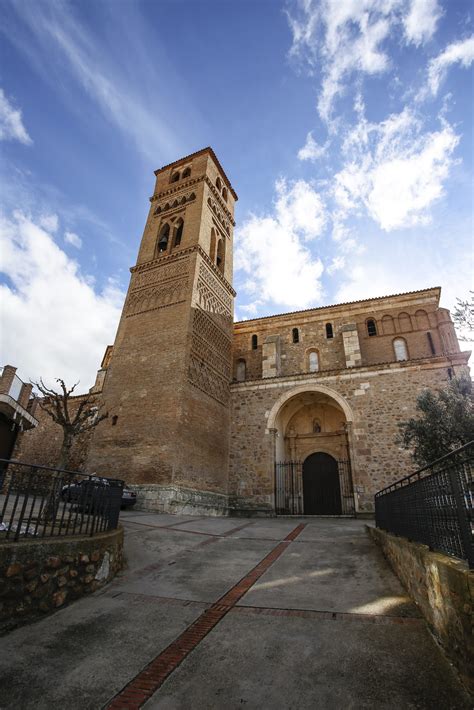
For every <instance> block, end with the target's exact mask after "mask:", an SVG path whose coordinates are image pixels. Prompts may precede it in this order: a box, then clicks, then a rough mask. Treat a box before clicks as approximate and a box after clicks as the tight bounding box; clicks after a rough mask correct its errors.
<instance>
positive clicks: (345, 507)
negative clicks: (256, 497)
mask: <svg viewBox="0 0 474 710" xmlns="http://www.w3.org/2000/svg"><path fill="white" fill-rule="evenodd" d="M335 464H336V462H335ZM316 475H317V473H316ZM337 476H338V486H336V487H335V490H334V495H335V496H336V497H337V501H328V502H330V503H332V504H333V505H328V507H327V509H325V507H324V506H325V501H323V500H322V501H321V505H318V501H317V500H315V501H313V500H311V498H312V497H313V496H315V497H316V498H317V497H318V490H317V489H314V487H312V488H311V489H310V490H305V481H304V476H303V462H302V461H280V462H278V463H276V464H275V512H276V514H277V515H308V514H309V515H313V514H315V513H314V510H315V509H317V510H318V513H316V514H320V515H324V514H326V515H354V514H355V505H354V490H353V486H352V475H351V465H350V461H348V460H342V459H341V460H339V461H337ZM321 493H322V491H321ZM334 503H336V504H335V505H334Z"/></svg>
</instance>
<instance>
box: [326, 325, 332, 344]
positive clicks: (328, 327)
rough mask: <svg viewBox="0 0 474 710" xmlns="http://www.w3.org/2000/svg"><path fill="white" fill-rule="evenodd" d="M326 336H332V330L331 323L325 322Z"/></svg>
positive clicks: (328, 337)
mask: <svg viewBox="0 0 474 710" xmlns="http://www.w3.org/2000/svg"><path fill="white" fill-rule="evenodd" d="M326 338H327V339H328V340H329V339H330V338H334V333H333V331H332V323H326Z"/></svg>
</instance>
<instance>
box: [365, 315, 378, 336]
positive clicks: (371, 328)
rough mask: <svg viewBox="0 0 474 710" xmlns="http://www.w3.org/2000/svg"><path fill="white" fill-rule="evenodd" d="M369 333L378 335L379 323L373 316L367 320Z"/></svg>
mask: <svg viewBox="0 0 474 710" xmlns="http://www.w3.org/2000/svg"><path fill="white" fill-rule="evenodd" d="M367 335H370V336H372V335H377V325H376V323H375V321H374V319H373V318H369V320H368V321H367Z"/></svg>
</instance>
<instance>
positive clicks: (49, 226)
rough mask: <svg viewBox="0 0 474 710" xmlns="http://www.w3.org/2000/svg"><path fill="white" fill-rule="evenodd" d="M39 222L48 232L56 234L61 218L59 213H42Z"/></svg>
mask: <svg viewBox="0 0 474 710" xmlns="http://www.w3.org/2000/svg"><path fill="white" fill-rule="evenodd" d="M38 223H39V225H40V227H43V229H45V230H46V231H47V232H50V233H53V234H54V233H56V232H57V231H58V227H59V218H58V215H57V214H42V215H41V216H40V217H39V219H38Z"/></svg>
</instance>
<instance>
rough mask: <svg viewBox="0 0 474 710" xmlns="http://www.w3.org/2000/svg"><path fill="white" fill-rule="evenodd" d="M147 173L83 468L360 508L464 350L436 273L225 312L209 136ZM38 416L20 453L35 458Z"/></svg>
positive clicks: (228, 229) (220, 206) (157, 483)
mask: <svg viewBox="0 0 474 710" xmlns="http://www.w3.org/2000/svg"><path fill="white" fill-rule="evenodd" d="M155 175H156V183H155V189H154V192H153V195H152V197H151V198H150V210H149V213H148V217H147V221H146V225H145V229H144V233H143V238H142V242H141V245H140V249H139V253H138V258H137V263H136V265H135V266H133V267H132V268H131V280H130V286H129V289H128V293H127V297H126V300H125V305H124V308H123V312H122V317H121V320H120V323H119V327H118V331H117V336H116V339H115V343H114V345H113V346H110V347H109V348H107V351H106V354H105V357H104V360H103V362H102V367H101V369H100V370H99V372H98V375H97V381H96V384H95V386H94V388H93V389H92V391H93V392H95V394H96V396H97V399H98V402H101V403H103V404H104V407H105V409H106V410H107V411H108V412H109V418H108V419H107V420H105V421H104V422H102V423H101V424H100V425H99V426H98V427H97V428H96V429H95V430H93V434H92V438H91V440H90V441H88V442H87V443H85V442H84V441H83V442H82V445H81V455H82V460H81V463H83V466H84V468H85V470H87V471H96V472H97V473H99V474H104V475H113V476H117V477H121V478H124V479H125V480H126V482H127V483H128V484H129V485H131V486H133V487H136V489H137V491H138V493H139V505H140V506H141V507H142V508H145V509H155V510H162V511H172V512H182V511H185V512H196V513H204V514H227V513H234V514H246V513H251V512H260V513H262V514H273V513H274V512H275V510H277V512H281V513H292V512H293V513H297V514H303V513H306V514H308V513H309V514H312V513H325V514H341V513H349V514H353V513H364V512H370V511H371V510H372V507H373V495H374V493H375V492H376V491H377V490H379V489H380V488H382V487H383V486H384V485H386V484H387V483H389V482H390V481H393V480H396V479H398V478H400V477H401V476H402V475H404V474H406V473H407V472H408V471H410V470H412V465H411V462H410V458H409V456H408V454H407V452H405V451H404V450H402V449H401V448H400V446H399V445H398V444H397V441H396V440H397V434H398V424H399V423H400V422H402V421H404V420H406V419H408V418H409V417H410V416H413V414H414V412H415V404H416V398H417V396H418V394H419V393H420V392H421V391H422V390H423V389H425V388H427V387H428V388H433V389H437V388H439V387H442V386H444V385H446V383H447V382H448V381H449V379H450V378H452V377H453V376H454V375H456V374H458V373H459V372H460V371H461V370H462V369H464V368H465V367H466V365H467V360H468V357H469V353H465V352H461V351H460V348H459V344H458V341H457V338H456V335H455V331H454V328H453V324H452V322H451V318H450V314H449V311H448V310H446V309H444V308H440V306H439V299H440V288H430V289H426V290H422V291H416V292H412V293H405V294H399V295H395V296H387V297H383V298H374V299H368V300H364V301H358V302H353V303H345V304H339V305H336V306H325V307H322V308H314V309H309V310H305V311H299V312H295V313H286V314H282V315H276V316H269V317H265V318H258V319H254V320H247V321H243V322H238V323H234V320H233V301H234V297H235V292H234V290H233V287H232V253H233V232H234V226H235V222H234V205H235V202H236V200H237V195H236V193H235V191H234V189H233V187H232V185H231V183H230V181H229V179H228V178H227V176H226V174H225V172H224V170H223V169H222V166H221V165H220V163H219V161H218V159H217V157H216V155H215V154H214V152H213V151H212V149H211V148H206V149H204V150H201V151H199V152H197V153H194V154H192V155H190V156H187V157H185V158H183V159H181V160H178V161H176V162H174V163H172V164H170V165H167V166H165V167H163V168H161V169H160V170H157V171H156V172H155ZM256 238H258V236H256ZM41 428H42V427H41V426H40V427H38V428H37V429H36V430H34V431H32V432H31V433H26V434H24V435H23V439H22V441H21V443H20V447H19V452H20V453H21V458H23V460H25V461H27V460H35V459H34V456H35V450H37V447H38V446H39V442H40V441H41V446H42V452H43V453H42V458H43V459H44V458H45V456H46V458H47V457H48V455H49V454H48V453H46V454H45V451H44V447H45V439H44V436H43V437H41ZM47 441H48V439H46V447H47ZM36 458H38V457H36Z"/></svg>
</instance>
